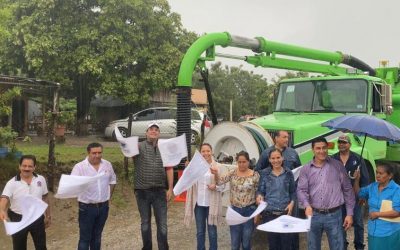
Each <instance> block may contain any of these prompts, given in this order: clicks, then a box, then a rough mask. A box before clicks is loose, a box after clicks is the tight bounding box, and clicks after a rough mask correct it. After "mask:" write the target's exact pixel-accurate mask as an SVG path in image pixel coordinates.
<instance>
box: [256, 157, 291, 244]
mask: <svg viewBox="0 0 400 250" xmlns="http://www.w3.org/2000/svg"><path fill="white" fill-rule="evenodd" d="M268 159H269V162H270V163H271V168H266V169H264V170H262V171H261V172H260V174H261V177H260V185H259V186H258V191H257V203H260V202H261V201H266V202H267V203H268V206H267V208H266V209H265V210H264V212H263V214H262V216H263V222H264V223H266V222H269V221H271V220H274V219H276V218H278V217H279V216H281V215H284V214H287V215H291V214H292V211H293V206H294V201H295V197H296V186H295V182H294V177H293V173H292V171H290V169H288V168H285V167H283V155H282V151H280V150H279V149H273V150H271V151H270V152H269V155H268ZM292 238H293V234H290V233H272V232H268V245H269V249H277V250H290V249H292V246H291V245H292V244H291V243H292Z"/></svg>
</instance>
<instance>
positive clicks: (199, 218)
mask: <svg viewBox="0 0 400 250" xmlns="http://www.w3.org/2000/svg"><path fill="white" fill-rule="evenodd" d="M200 153H201V155H202V156H203V157H204V159H205V160H206V161H207V162H208V163H209V164H210V165H211V166H214V167H215V168H216V169H219V166H220V164H218V163H217V162H215V161H214V158H213V156H212V147H211V145H210V144H208V143H203V144H202V145H201V146H200ZM223 188H224V187H223V186H216V184H215V179H214V175H213V174H211V172H210V170H209V171H208V172H207V173H206V174H205V175H204V176H203V178H202V179H201V180H199V181H198V182H197V183H196V184H194V185H193V186H192V187H191V188H190V189H189V190H188V192H187V197H186V203H185V220H184V222H185V224H186V225H187V226H189V224H190V222H191V221H192V220H193V214H194V217H195V219H196V230H197V234H196V237H197V250H205V249H206V247H205V237H206V225H207V230H208V241H209V243H210V250H216V249H217V248H218V243H217V224H218V223H219V222H220V221H221V218H222V205H221V191H222V190H223Z"/></svg>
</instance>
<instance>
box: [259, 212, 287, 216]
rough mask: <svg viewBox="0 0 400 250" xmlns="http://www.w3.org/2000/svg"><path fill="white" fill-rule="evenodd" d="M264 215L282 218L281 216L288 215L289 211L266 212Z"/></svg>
mask: <svg viewBox="0 0 400 250" xmlns="http://www.w3.org/2000/svg"><path fill="white" fill-rule="evenodd" d="M264 213H265V214H266V215H277V216H280V215H284V214H287V211H265V212H264Z"/></svg>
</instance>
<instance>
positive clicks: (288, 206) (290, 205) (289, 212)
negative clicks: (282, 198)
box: [285, 201, 294, 215]
mask: <svg viewBox="0 0 400 250" xmlns="http://www.w3.org/2000/svg"><path fill="white" fill-rule="evenodd" d="M293 207H294V202H293V201H291V202H290V203H289V205H287V207H286V208H285V211H287V214H288V215H292V211H293Z"/></svg>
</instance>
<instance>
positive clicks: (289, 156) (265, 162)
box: [254, 145, 301, 171]
mask: <svg viewBox="0 0 400 250" xmlns="http://www.w3.org/2000/svg"><path fill="white" fill-rule="evenodd" d="M273 149H275V145H273V146H271V147H269V148H267V149H265V150H264V151H263V152H262V153H261V156H260V159H258V162H257V165H256V167H255V168H254V170H255V171H260V170H263V169H265V168H267V167H271V164H270V162H269V159H268V158H269V157H268V155H269V152H271V151H272V150H273ZM282 155H283V166H284V167H286V168H288V169H290V170H293V169H295V168H297V167H300V166H301V162H300V158H299V155H298V154H297V152H296V150H294V149H293V148H285V149H284V150H283V151H282Z"/></svg>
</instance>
